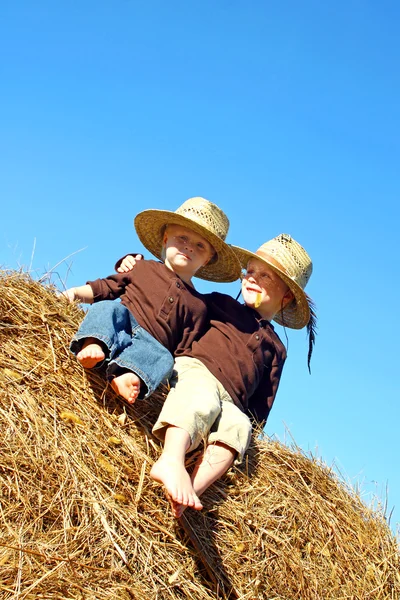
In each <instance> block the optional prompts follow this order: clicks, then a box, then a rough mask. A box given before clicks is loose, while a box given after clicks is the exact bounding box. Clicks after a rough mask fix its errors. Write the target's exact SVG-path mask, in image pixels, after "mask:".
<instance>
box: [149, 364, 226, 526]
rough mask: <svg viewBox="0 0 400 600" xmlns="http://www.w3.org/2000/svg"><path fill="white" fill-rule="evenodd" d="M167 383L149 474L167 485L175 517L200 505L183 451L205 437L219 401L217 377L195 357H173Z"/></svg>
mask: <svg viewBox="0 0 400 600" xmlns="http://www.w3.org/2000/svg"><path fill="white" fill-rule="evenodd" d="M170 383H171V390H170V392H169V394H168V396H167V398H166V400H165V402H164V405H163V408H162V410H161V413H160V415H159V417H158V419H157V423H156V424H155V425H154V427H153V433H154V434H155V435H156V436H157V437H158V438H159V439H160V440H162V441H164V442H165V446H164V450H163V453H162V455H161V457H160V459H159V460H158V461H157V462H156V464H155V465H154V467H153V468H152V470H151V476H152V478H153V479H155V480H156V481H158V482H160V483H163V484H164V486H165V487H166V488H167V491H168V494H169V497H170V501H171V506H172V512H173V514H174V516H178V512H179V511H180V507H184V508H186V507H187V506H191V507H192V508H195V509H197V510H200V509H201V508H202V505H201V502H200V501H199V499H198V497H197V494H196V493H195V491H194V489H193V486H192V482H191V479H190V476H189V474H188V472H187V471H186V468H185V454H186V452H188V451H189V450H194V449H195V448H197V446H198V445H199V444H200V443H201V441H202V440H203V439H207V436H208V433H209V431H210V428H211V426H212V424H213V423H214V421H215V420H216V418H217V417H218V415H219V413H220V411H221V404H220V397H219V392H218V382H217V380H216V379H215V377H214V376H213V375H212V374H211V373H210V372H209V371H208V369H207V368H206V367H205V366H204V365H203V364H202V363H201V362H200V361H198V360H196V359H193V358H186V357H182V358H177V359H176V360H175V368H174V375H173V378H172V379H171V382H170Z"/></svg>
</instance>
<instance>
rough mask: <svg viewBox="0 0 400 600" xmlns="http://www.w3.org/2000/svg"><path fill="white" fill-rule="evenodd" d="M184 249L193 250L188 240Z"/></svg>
mask: <svg viewBox="0 0 400 600" xmlns="http://www.w3.org/2000/svg"><path fill="white" fill-rule="evenodd" d="M185 249H186V250H190V252H193V246H192V244H191V242H190V241H187V242H185Z"/></svg>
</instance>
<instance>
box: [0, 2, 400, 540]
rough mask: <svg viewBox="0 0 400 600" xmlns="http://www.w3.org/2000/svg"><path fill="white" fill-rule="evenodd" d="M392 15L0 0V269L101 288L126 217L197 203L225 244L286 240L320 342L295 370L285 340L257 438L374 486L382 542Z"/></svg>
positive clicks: (391, 458) (397, 188)
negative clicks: (309, 271)
mask: <svg viewBox="0 0 400 600" xmlns="http://www.w3.org/2000/svg"><path fill="white" fill-rule="evenodd" d="M399 22H400V5H399V3H398V2H396V1H394V0H393V1H389V0H382V1H380V2H372V1H371V0H363V1H361V0H358V1H357V0H348V1H344V0H330V1H329V0H328V1H327V2H320V1H316V0H315V1H307V0H305V1H304V2H298V1H295V0H291V1H289V0H288V1H282V2H272V1H269V0H254V1H249V2H239V1H238V0H212V1H211V0H202V2H198V1H189V2H188V1H187V0H186V1H183V0H181V1H174V0H172V1H171V2H165V1H164V0H157V1H153V0H149V1H148V2H138V1H135V0H96V1H94V0H84V1H83V2H81V1H79V0H75V1H74V0H68V1H66V0H58V1H57V2H54V0H37V1H35V2H32V0H3V1H2V2H1V3H0V55H1V57H2V58H1V62H0V82H1V83H0V86H1V94H0V109H1V110H0V115H1V136H0V158H1V160H0V198H1V205H2V211H1V213H2V214H1V227H0V264H1V265H2V266H3V267H9V268H17V267H18V266H20V265H24V266H25V267H26V268H31V270H32V272H33V275H34V276H35V277H36V276H40V275H42V274H43V272H44V271H45V270H46V269H48V268H51V267H53V266H54V265H55V264H57V263H58V262H59V261H61V260H62V259H63V258H65V257H67V256H68V255H70V254H71V253H73V252H76V251H77V250H80V249H81V248H85V249H84V250H83V251H82V252H79V253H78V254H76V255H74V256H73V257H72V258H70V259H68V260H67V261H66V262H64V263H62V264H61V265H60V266H59V267H57V269H56V270H57V274H58V275H57V277H56V278H55V279H53V280H55V281H56V282H57V280H58V278H59V280H62V281H66V283H67V286H72V285H78V284H80V283H84V282H85V281H86V279H93V278H95V277H98V276H103V275H104V276H105V275H108V274H109V273H111V272H112V270H113V266H114V263H115V260H116V259H117V258H119V257H120V256H122V255H123V254H125V253H126V252H129V251H132V250H137V251H140V250H141V249H142V247H141V245H140V243H139V241H138V239H137V237H136V235H135V232H134V230H133V224H132V223H133V218H134V216H135V214H136V213H137V212H139V211H141V210H144V209H146V208H160V209H170V210H175V209H176V208H177V207H178V206H179V205H180V204H181V203H182V202H183V201H184V200H185V199H186V198H189V197H191V196H196V195H202V196H205V197H206V198H208V199H210V200H212V201H214V202H216V203H217V204H219V205H220V206H221V208H223V209H224V210H225V211H226V212H227V213H228V215H229V217H230V221H231V228H230V233H229V238H228V241H230V242H232V243H234V244H237V245H240V246H243V247H246V248H249V249H251V250H255V249H256V248H257V247H258V246H260V245H261V244H262V243H263V242H264V241H266V240H267V239H270V238H271V237H274V236H275V235H277V234H278V233H281V232H286V233H290V234H291V235H292V236H293V237H295V238H296V239H297V240H298V241H299V242H300V243H302V244H303V245H304V246H305V247H306V248H307V250H308V251H309V253H310V255H311V257H312V259H313V262H314V273H313V275H312V278H311V281H310V283H309V286H308V288H307V291H308V292H309V294H310V295H311V296H312V297H313V298H314V299H315V302H316V304H317V307H318V314H319V333H318V338H317V343H316V347H315V352H314V357H313V362H312V375H311V376H310V375H309V374H308V372H307V367H306V355H307V344H306V336H305V332H304V331H300V332H299V331H290V330H289V331H288V336H289V353H288V354H289V355H288V360H287V363H286V366H285V370H284V374H283V379H282V383H281V387H280V389H279V392H278V396H277V399H276V403H275V405H274V408H273V410H272V413H271V416H270V419H269V421H268V423H267V427H266V431H267V433H268V434H270V435H273V434H275V435H276V436H277V437H278V438H279V439H280V440H281V441H285V440H286V441H288V442H290V441H291V438H290V436H292V437H293V438H294V440H295V441H296V442H297V444H298V445H299V446H300V447H301V448H302V449H304V450H305V451H312V452H313V453H315V454H317V455H318V456H319V457H320V458H321V459H322V460H323V461H324V462H326V463H328V464H331V463H336V464H337V465H338V467H339V468H340V470H341V472H342V474H343V476H344V477H346V478H347V479H348V480H349V481H350V483H351V484H352V485H358V486H359V487H360V488H361V490H362V495H363V497H364V499H365V501H366V502H367V503H369V502H370V500H371V494H374V493H376V494H377V495H378V496H379V497H380V498H381V499H382V502H385V498H386V490H388V499H387V504H388V514H389V512H390V511H391V509H392V508H393V507H395V508H394V513H393V516H392V521H391V524H392V527H393V528H394V529H395V527H396V523H398V522H399V521H400V482H399V466H398V465H399V458H400V456H399V454H400V453H399V443H398V438H399V422H400V412H399V404H400V393H399V390H400V386H399V379H398V374H399V364H398V363H399V350H398V345H399V337H400V335H399V334H400V321H399V310H398V305H399V291H400V285H399V265H400V260H399V242H398V239H399V231H398V223H399V208H398V206H399V196H400V194H399V192H400V179H399V166H400V120H399V117H400V75H399V65H400V41H399ZM198 289H200V290H201V291H210V290H211V289H217V290H218V291H225V292H227V293H230V294H234V295H236V293H237V291H238V289H239V284H229V285H217V284H214V285H211V284H208V283H204V282H201V281H200V280H199V282H198ZM278 329H279V331H280V333H281V334H282V339H284V335H283V333H282V330H281V329H280V328H279V327H278ZM287 430H289V432H290V435H289V434H288V433H286V431H287Z"/></svg>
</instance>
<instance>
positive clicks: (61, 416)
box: [0, 271, 400, 600]
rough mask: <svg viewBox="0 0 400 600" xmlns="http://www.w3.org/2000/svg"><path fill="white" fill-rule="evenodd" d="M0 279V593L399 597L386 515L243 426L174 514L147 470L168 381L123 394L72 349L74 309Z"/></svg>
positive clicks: (20, 280) (19, 280) (12, 279)
mask: <svg viewBox="0 0 400 600" xmlns="http://www.w3.org/2000/svg"><path fill="white" fill-rule="evenodd" d="M0 286H1V293H0V353H1V358H0V367H1V368H0V379H1V391H0V423H1V425H0V427H1V442H0V448H1V451H0V477H1V489H0V519H1V524H0V536H1V537H0V597H1V598H2V599H4V600H7V599H11V598H13V599H14V598H18V599H24V600H25V599H27V600H28V599H35V600H36V599H41V598H43V599H46V600H49V599H60V598H64V599H68V600H75V599H76V600H78V599H79V600H81V599H85V600H92V599H93V600H103V599H107V600H108V599H110V600H111V599H113V600H115V599H132V598H134V599H136V598H137V599H140V600H144V599H146V600H148V599H149V600H153V599H154V600H162V599H164V598H165V599H167V598H168V599H171V598H172V599H175V598H176V599H178V598H179V599H182V598H195V599H198V600H202V599H204V600H207V599H211V598H213V599H215V598H220V599H226V598H240V599H241V600H255V599H270V600H272V599H274V600H295V599H301V600H308V599H310V600H311V599H312V600H315V599H321V600H322V599H323V600H327V599H339V598H340V599H341V600H343V599H347V598H349V599H350V598H351V599H364V598H365V599H367V598H368V599H374V600H377V599H383V598H385V599H387V598H391V599H399V598H400V576H399V566H400V562H399V548H398V543H397V540H396V538H395V537H394V536H393V534H392V532H391V531H390V528H389V527H388V525H387V523H386V521H385V519H384V516H383V515H382V514H381V512H379V511H374V510H372V509H370V508H368V507H367V506H366V505H365V504H364V503H363V502H362V501H361V499H360V498H359V496H358V495H357V494H356V493H355V492H354V491H353V490H351V489H350V488H348V486H347V485H346V484H345V483H344V482H343V481H342V480H341V478H340V477H339V476H338V475H337V474H335V473H334V472H333V471H332V470H331V469H329V468H328V467H327V466H325V465H323V464H321V462H320V461H318V460H316V459H315V458H313V457H310V456H306V455H304V454H303V453H302V452H301V450H300V449H299V448H297V447H294V448H288V447H287V446H284V445H282V444H280V443H278V442H275V441H274V442H273V441H269V440H267V439H258V438H255V439H254V440H253V443H252V445H251V448H250V451H249V454H248V457H247V460H246V464H245V465H244V466H243V468H242V469H241V470H239V469H232V470H231V471H230V472H229V473H228V474H227V475H226V476H225V477H224V478H223V480H222V481H220V482H218V483H217V484H215V485H213V486H212V487H211V488H210V489H209V490H208V491H207V492H206V493H205V494H204V496H203V500H204V504H205V508H204V509H203V511H200V512H195V511H193V510H187V511H186V512H185V513H184V516H183V517H182V519H181V520H180V522H177V521H175V520H174V519H173V518H172V516H171V513H170V509H169V504H168V502H167V500H166V498H165V496H164V494H163V492H162V489H161V487H160V486H158V485H157V484H155V483H154V482H153V481H152V480H151V479H150V478H149V470H150V467H151V465H152V464H153V462H154V460H156V458H157V457H158V456H159V453H160V447H159V445H158V444H157V443H156V441H155V440H154V439H153V438H152V436H151V433H150V432H151V426H152V423H153V422H154V420H155V417H156V415H157V412H158V411H159V410H160V407H161V404H162V401H163V398H164V397H165V390H159V391H158V392H157V393H156V394H154V395H153V397H152V398H150V399H148V400H146V401H140V402H139V401H138V402H137V403H136V404H135V405H134V406H128V405H126V404H125V403H124V402H123V401H122V400H121V399H119V398H118V397H117V396H116V395H115V394H114V393H113V391H112V389H111V388H110V387H108V386H107V384H106V382H105V379H104V376H103V374H102V372H101V371H97V372H85V371H84V370H83V369H82V368H81V366H80V365H79V364H78V363H77V361H76V360H75V358H74V357H73V356H71V355H70V353H69V350H68V347H69V342H70V339H71V337H72V335H73V333H74V332H75V330H76V329H77V327H78V325H79V323H80V321H81V319H82V317H83V314H84V313H83V312H82V311H81V309H80V308H79V307H78V306H76V305H69V304H67V302H65V301H64V300H63V299H60V298H58V297H57V296H56V294H55V291H54V289H52V288H51V286H49V287H46V286H44V285H41V284H40V283H38V282H36V281H34V280H33V279H32V278H31V277H29V276H28V275H27V274H24V273H19V272H10V271H8V272H1V273H0ZM194 458H195V456H193V455H192V456H189V457H188V461H189V463H191V462H193V460H194Z"/></svg>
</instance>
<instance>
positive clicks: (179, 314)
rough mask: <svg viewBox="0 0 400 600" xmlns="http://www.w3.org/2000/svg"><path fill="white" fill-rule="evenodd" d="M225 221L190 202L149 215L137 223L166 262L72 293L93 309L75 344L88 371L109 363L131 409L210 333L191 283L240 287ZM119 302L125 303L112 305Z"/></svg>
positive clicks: (199, 202)
mask: <svg viewBox="0 0 400 600" xmlns="http://www.w3.org/2000/svg"><path fill="white" fill-rule="evenodd" d="M228 227H229V221H228V219H227V217H226V215H225V214H224V213H223V212H222V211H221V210H220V209H219V208H218V207H217V206H216V205H215V204H213V203H211V202H209V201H208V200H205V199H204V198H190V199H189V200H187V201H186V202H184V203H183V204H182V206H180V207H179V208H178V209H177V210H176V211H175V212H170V211H162V210H147V211H143V212H141V213H139V214H138V215H137V217H136V218H135V228H136V231H137V234H138V236H139V238H140V240H141V241H142V243H143V245H144V246H145V247H146V248H147V249H148V250H150V251H151V252H152V253H153V254H155V255H156V256H157V257H158V258H161V257H162V258H163V260H164V263H160V262H156V261H147V262H146V264H144V263H142V264H140V263H138V265H137V266H136V268H135V269H134V270H133V271H132V272H130V273H123V274H119V275H111V276H109V277H106V278H105V279H97V280H96V281H89V282H88V283H87V284H86V285H83V286H80V287H76V288H71V289H69V290H67V291H66V292H64V295H65V296H66V297H67V298H68V299H69V300H70V301H71V302H72V301H74V300H79V301H81V302H87V303H90V304H91V303H93V302H95V303H96V304H95V305H94V306H93V307H91V309H89V311H88V313H87V315H86V317H85V319H84V320H83V322H82V324H81V326H80V328H79V330H78V332H77V333H76V335H75V336H74V338H73V340H72V343H71V351H72V352H73V353H74V354H76V356H77V359H78V360H79V361H80V362H81V364H82V365H83V366H84V367H86V368H89V369H91V368H93V367H95V366H97V365H99V363H102V362H103V361H104V360H106V362H107V377H108V378H109V379H110V380H111V385H112V387H113V389H114V390H115V391H116V392H117V393H119V394H120V395H121V396H122V397H124V398H125V399H126V400H127V401H128V402H130V403H133V402H135V400H136V398H137V397H139V395H140V396H143V395H144V396H149V395H150V394H151V393H152V392H153V391H154V390H155V389H156V388H157V387H158V385H159V384H160V382H161V381H162V380H163V379H165V378H167V377H169V375H170V374H171V372H172V366H173V358H172V356H171V355H172V354H175V355H176V356H180V355H181V354H183V352H184V351H185V350H186V348H188V347H190V346H191V344H192V343H193V341H195V340H196V339H198V338H199V337H200V336H201V335H202V334H203V333H204V331H205V330H206V328H207V326H208V317H207V307H206V304H205V301H204V298H203V296H202V295H201V294H199V293H198V292H196V290H195V289H194V287H193V284H192V277H193V276H195V275H196V276H198V277H202V278H203V279H210V280H213V281H234V280H235V279H237V277H238V276H239V273H240V264H239V262H238V260H237V258H236V255H235V253H234V252H233V250H232V249H231V248H230V246H228V245H227V244H226V243H225V241H224V239H225V236H226V233H227V230H228ZM116 298H120V299H121V302H120V303H119V302H111V303H109V302H107V301H108V300H115V299H116Z"/></svg>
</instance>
